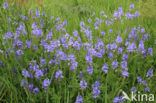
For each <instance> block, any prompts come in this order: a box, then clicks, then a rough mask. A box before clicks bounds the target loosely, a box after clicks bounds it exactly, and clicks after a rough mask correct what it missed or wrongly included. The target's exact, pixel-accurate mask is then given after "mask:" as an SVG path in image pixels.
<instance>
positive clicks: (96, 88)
mask: <svg viewBox="0 0 156 103" xmlns="http://www.w3.org/2000/svg"><path fill="white" fill-rule="evenodd" d="M99 88H100V82H99V81H96V82H95V83H94V84H92V89H93V92H92V94H93V98H98V97H99V95H100V90H99Z"/></svg>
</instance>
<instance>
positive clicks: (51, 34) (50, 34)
mask: <svg viewBox="0 0 156 103" xmlns="http://www.w3.org/2000/svg"><path fill="white" fill-rule="evenodd" d="M52 37H53V33H52V30H51V31H49V33H48V34H47V37H46V40H49V39H51V38H52Z"/></svg>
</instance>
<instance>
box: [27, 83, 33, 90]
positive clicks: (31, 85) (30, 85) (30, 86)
mask: <svg viewBox="0 0 156 103" xmlns="http://www.w3.org/2000/svg"><path fill="white" fill-rule="evenodd" d="M28 87H29V90H30V91H32V90H33V87H34V85H33V84H31V83H30V84H29V85H28Z"/></svg>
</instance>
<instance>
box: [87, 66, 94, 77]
mask: <svg viewBox="0 0 156 103" xmlns="http://www.w3.org/2000/svg"><path fill="white" fill-rule="evenodd" d="M87 72H88V73H89V74H90V75H92V74H93V66H92V65H89V66H88V67H87Z"/></svg>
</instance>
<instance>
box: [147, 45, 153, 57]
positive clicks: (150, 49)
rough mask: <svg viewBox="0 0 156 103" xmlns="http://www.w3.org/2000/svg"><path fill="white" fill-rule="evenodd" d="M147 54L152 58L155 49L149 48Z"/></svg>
mask: <svg viewBox="0 0 156 103" xmlns="http://www.w3.org/2000/svg"><path fill="white" fill-rule="evenodd" d="M147 53H148V54H150V55H151V56H152V55H153V48H151V47H150V48H148V51H147Z"/></svg>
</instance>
